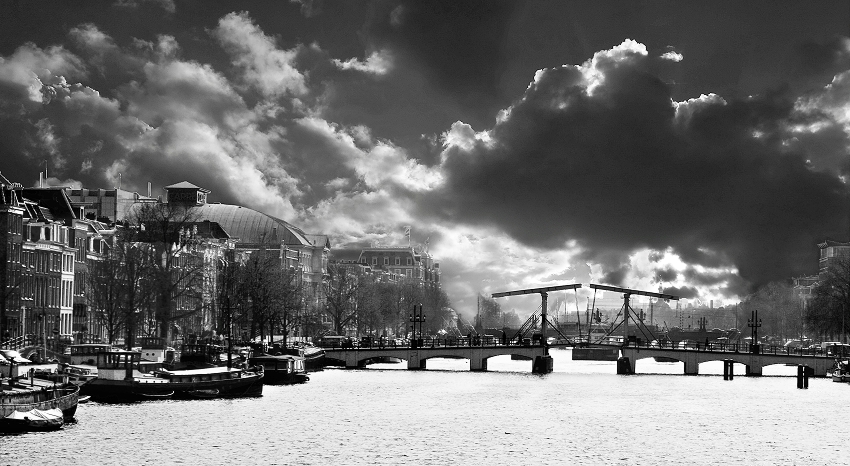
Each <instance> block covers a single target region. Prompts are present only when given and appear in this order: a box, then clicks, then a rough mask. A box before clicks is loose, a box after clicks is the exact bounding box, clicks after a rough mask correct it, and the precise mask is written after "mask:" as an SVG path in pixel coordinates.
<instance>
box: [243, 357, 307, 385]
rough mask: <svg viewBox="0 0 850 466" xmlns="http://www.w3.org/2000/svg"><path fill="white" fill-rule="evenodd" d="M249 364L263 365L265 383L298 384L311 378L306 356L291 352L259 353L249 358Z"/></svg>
mask: <svg viewBox="0 0 850 466" xmlns="http://www.w3.org/2000/svg"><path fill="white" fill-rule="evenodd" d="M248 365H249V366H255V365H256V366H262V368H263V374H264V380H265V383H268V384H296V383H304V382H306V381H308V380H310V377H308V376H307V370H306V369H305V367H304V358H303V357H301V356H294V355H291V354H280V355H273V354H257V355H253V356H251V357H249V358H248Z"/></svg>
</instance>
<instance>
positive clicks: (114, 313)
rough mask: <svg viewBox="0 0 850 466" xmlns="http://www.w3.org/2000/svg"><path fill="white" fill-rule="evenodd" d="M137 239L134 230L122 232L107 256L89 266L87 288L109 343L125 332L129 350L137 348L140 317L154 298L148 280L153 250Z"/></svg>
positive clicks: (120, 231)
mask: <svg viewBox="0 0 850 466" xmlns="http://www.w3.org/2000/svg"><path fill="white" fill-rule="evenodd" d="M137 239H138V232H137V231H136V230H135V229H133V228H121V229H119V231H118V232H117V233H116V235H115V237H114V238H113V242H112V244H111V245H110V246H109V248H108V249H107V252H106V254H105V255H104V257H103V258H102V259H100V260H95V261H91V262H90V263H89V265H88V267H89V273H88V275H87V279H88V285H89V286H88V287H86V288H87V300H88V303H89V307H91V308H93V309H94V314H95V318H97V319H98V320H99V321H100V322H102V323H103V325H104V326H105V327H106V331H107V338H108V340H109V343H113V342H115V340H116V339H117V338H118V336H119V335H120V333H121V332H122V331H124V332H126V333H125V344H126V345H127V347H128V348H132V347H133V346H134V345H135V337H136V335H137V332H138V326H139V318H138V316H139V315H140V314H142V313H143V311H144V310H145V308H146V307H147V305H148V303H149V302H150V301H151V298H152V295H151V293H152V290H151V288H150V286H149V283H148V281H147V274H148V272H149V270H150V267H151V263H150V261H151V254H150V247H149V245H147V244H144V243H139V242H137V241H136V240H137Z"/></svg>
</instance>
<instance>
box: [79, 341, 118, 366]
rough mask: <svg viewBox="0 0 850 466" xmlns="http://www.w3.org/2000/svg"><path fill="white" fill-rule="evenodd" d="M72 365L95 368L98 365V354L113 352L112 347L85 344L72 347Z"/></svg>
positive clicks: (100, 344)
mask: <svg viewBox="0 0 850 466" xmlns="http://www.w3.org/2000/svg"><path fill="white" fill-rule="evenodd" d="M70 348H71V364H72V365H75V366H78V365H83V364H85V365H89V366H94V365H96V364H97V355H98V353H105V352H108V351H111V350H112V346H111V345H107V344H104V343H85V344H80V345H71V347H70Z"/></svg>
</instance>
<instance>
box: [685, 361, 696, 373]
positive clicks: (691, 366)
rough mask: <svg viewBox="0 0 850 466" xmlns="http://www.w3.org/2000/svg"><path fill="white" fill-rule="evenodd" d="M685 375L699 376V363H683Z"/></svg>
mask: <svg viewBox="0 0 850 466" xmlns="http://www.w3.org/2000/svg"><path fill="white" fill-rule="evenodd" d="M684 363H685V375H699V363H698V362H696V361H684Z"/></svg>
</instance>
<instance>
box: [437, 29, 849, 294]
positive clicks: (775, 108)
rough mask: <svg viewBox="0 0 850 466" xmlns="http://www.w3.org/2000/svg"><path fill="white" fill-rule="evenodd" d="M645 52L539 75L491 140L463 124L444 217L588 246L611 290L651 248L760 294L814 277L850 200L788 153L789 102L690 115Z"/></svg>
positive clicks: (715, 107) (693, 107)
mask: <svg viewBox="0 0 850 466" xmlns="http://www.w3.org/2000/svg"><path fill="white" fill-rule="evenodd" d="M641 49H642V46H640V44H635V43H632V42H629V41H627V42H625V43H624V44H623V45H621V46H619V47H616V48H615V49H612V50H611V51H607V52H600V53H597V54H596V56H595V58H594V60H593V61H592V62H588V63H586V64H585V65H584V66H582V67H573V66H564V67H560V68H555V69H547V70H543V71H540V72H538V74H537V76H536V77H535V81H534V83H532V85H530V86H529V89H528V91H527V92H526V94H525V95H524V96H523V97H522V98H521V99H520V100H518V101H517V102H516V103H515V104H514V105H513V106H512V107H511V108H510V111H509V112H507V113H506V116H505V117H504V118H503V119H502V120H501V122H500V123H499V124H497V125H496V126H495V127H494V128H492V130H491V131H489V135H488V137H489V139H488V137H481V136H479V137H478V138H477V139H473V137H472V136H471V131H472V130H471V128H469V127H468V126H466V125H463V124H461V123H457V124H455V126H454V127H453V128H452V131H450V132H449V133H448V134H447V136H446V141H447V148H446V151H445V154H444V156H445V158H446V159H445V163H444V168H445V170H446V176H447V182H446V186H445V190H444V191H443V192H441V193H439V195H438V196H436V197H435V199H434V202H435V207H436V208H437V211H438V212H440V214H441V215H446V216H449V217H451V218H453V219H454V220H457V221H466V222H471V223H478V224H490V225H498V226H499V227H500V228H503V229H504V230H506V231H507V232H509V233H510V234H511V235H512V236H513V237H514V238H516V239H518V240H520V241H522V242H524V243H526V244H529V245H533V246H537V247H543V248H559V247H563V245H564V243H565V242H566V241H568V240H576V241H578V244H579V245H580V246H581V247H583V249H584V251H585V252H584V254H585V258H586V259H587V260H590V261H594V262H598V263H602V264H603V266H604V267H605V270H604V271H603V275H604V276H605V277H606V278H607V279H608V281H609V283H612V284H619V280H620V279H622V278H623V277H624V276H625V269H624V267H625V264H627V263H628V258H627V256H628V254H629V253H630V252H631V251H634V250H636V249H641V248H649V249H651V250H665V249H667V248H671V250H672V251H673V252H674V253H676V254H678V255H679V256H680V257H681V258H682V259H683V260H684V261H685V262H686V263H691V264H698V265H703V266H707V267H722V266H726V267H728V266H735V267H737V269H738V271H739V273H740V275H741V277H743V279H744V280H745V282H746V283H747V284H755V285H758V284H762V283H766V282H768V281H772V280H776V279H783V278H786V277H789V276H792V275H799V274H803V273H807V272H809V271H810V270H811V268H812V267H811V265H812V262H813V257H814V254H813V249H814V247H815V246H814V245H815V243H816V242H817V241H818V240H819V239H821V238H823V237H824V236H829V235H835V234H838V233H839V232H842V231H843V229H845V228H846V225H847V223H846V220H845V219H844V218H843V215H841V214H837V213H840V212H846V211H847V209H846V207H845V206H846V190H845V187H844V185H843V184H842V183H841V182H840V180H839V179H838V178H837V177H836V176H835V174H834V173H829V172H825V171H818V169H819V167H818V166H817V161H818V154H817V153H804V152H802V151H801V150H800V149H799V148H797V149H796V150H795V149H789V145H788V140H789V139H792V136H793V135H792V134H790V133H789V131H790V130H789V129H788V128H789V127H790V125H791V124H792V123H793V122H794V120H795V118H797V115H795V114H794V105H793V100H792V99H791V98H790V96H785V95H782V94H781V93H773V94H769V95H765V96H759V97H754V98H751V99H748V100H737V101H731V102H725V101H723V100H722V99H720V98H719V97H717V96H704V97H703V98H701V99H695V100H691V101H689V102H686V103H682V104H679V105H678V108H677V105H676V104H674V103H673V102H672V101H671V94H670V89H669V88H668V86H667V85H665V84H664V83H663V82H662V81H661V80H659V79H658V78H657V77H656V76H654V75H653V74H651V73H649V72H647V69H648V68H650V67H649V66H648V65H650V64H651V61H652V60H654V58H652V57H648V56H646V53H645V49H643V51H642V50H641ZM807 160H808V161H809V162H808V163H807ZM811 164H814V167H812V166H811ZM446 205H450V206H451V207H448V208H447V207H446ZM694 274H695V275H693V276H692V277H691V278H692V279H698V278H699V277H698V276H697V275H699V274H698V273H696V272H694ZM705 281H706V283H717V282H718V281H719V280H718V277H713V276H711V274H709V275H708V276H707V277H705ZM735 285H736V286H740V285H741V283H736V284H735ZM734 291H738V292H740V291H745V290H734Z"/></svg>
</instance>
